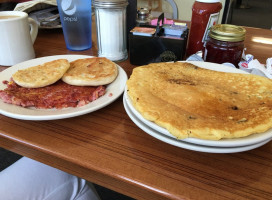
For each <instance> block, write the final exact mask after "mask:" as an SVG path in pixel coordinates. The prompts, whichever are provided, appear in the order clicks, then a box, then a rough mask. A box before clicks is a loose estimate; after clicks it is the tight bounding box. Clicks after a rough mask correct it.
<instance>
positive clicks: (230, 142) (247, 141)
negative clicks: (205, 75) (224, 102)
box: [124, 61, 272, 147]
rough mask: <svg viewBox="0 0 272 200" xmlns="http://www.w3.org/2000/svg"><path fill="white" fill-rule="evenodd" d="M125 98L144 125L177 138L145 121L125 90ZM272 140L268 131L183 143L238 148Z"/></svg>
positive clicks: (225, 69) (209, 66) (219, 67)
mask: <svg viewBox="0 0 272 200" xmlns="http://www.w3.org/2000/svg"><path fill="white" fill-rule="evenodd" d="M190 63H192V64H194V65H197V66H199V67H203V68H206V69H211V70H216V71H223V72H230V73H246V72H244V71H242V70H239V69H236V68H231V67H228V66H224V65H219V64H214V63H208V62H205V63H204V62H198V61H194V62H190ZM124 97H125V100H126V102H127V105H128V106H129V108H130V110H131V111H132V112H133V114H134V115H136V117H137V118H138V119H139V120H141V121H142V122H143V123H145V124H146V125H147V126H149V127H151V128H152V129H154V130H156V131H158V132H160V133H162V134H164V135H166V136H168V137H172V138H176V137H175V136H173V135H172V134H171V133H169V132H168V130H166V129H165V128H163V127H161V126H159V125H157V124H155V123H154V122H152V121H149V120H147V119H145V118H144V117H143V116H142V115H141V114H140V113H139V112H138V111H137V110H136V109H135V108H134V106H133V104H132V102H131V100H130V98H129V96H128V94H127V89H126V88H125V92H124ZM271 138H272V130H271V129H270V130H268V131H266V132H264V133H258V134H253V135H250V136H247V137H243V138H234V139H221V140H219V141H215V140H203V139H197V138H186V139H183V140H182V141H184V142H190V143H193V144H198V145H205V146H215V147H238V146H247V145H252V144H256V143H260V142H263V141H266V140H268V139H271Z"/></svg>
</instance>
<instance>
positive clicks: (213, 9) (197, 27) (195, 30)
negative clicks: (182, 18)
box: [186, 0, 222, 56]
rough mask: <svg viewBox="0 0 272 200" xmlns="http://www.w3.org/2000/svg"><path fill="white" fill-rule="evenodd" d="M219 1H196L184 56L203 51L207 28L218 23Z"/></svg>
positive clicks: (220, 6)
mask: <svg viewBox="0 0 272 200" xmlns="http://www.w3.org/2000/svg"><path fill="white" fill-rule="evenodd" d="M221 9H222V4H221V2H220V0H196V1H195V3H194V5H193V8H192V19H191V28H190V34H189V41H188V47H187V51H186V55H187V56H190V55H192V54H194V53H196V52H198V51H202V50H203V44H204V42H205V41H206V39H207V36H208V32H209V28H210V27H211V26H213V25H215V24H217V23H218V18H219V12H220V10H221Z"/></svg>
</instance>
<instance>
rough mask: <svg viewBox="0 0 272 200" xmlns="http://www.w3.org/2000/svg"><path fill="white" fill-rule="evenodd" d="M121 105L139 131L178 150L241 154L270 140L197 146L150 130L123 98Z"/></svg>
mask: <svg viewBox="0 0 272 200" xmlns="http://www.w3.org/2000/svg"><path fill="white" fill-rule="evenodd" d="M123 103H124V108H125V110H126V112H127V114H128V116H129V117H130V119H131V120H132V121H133V122H134V123H135V124H136V125H137V126H138V127H139V128H140V129H142V130H143V131H144V132H146V133H147V134H149V135H151V136H152V137H154V138H157V139H158V140H161V141H163V142H165V143H168V144H171V145H174V146H177V147H180V148H184V149H189V150H193V151H199V152H206V153H237V152H243V151H249V150H252V149H256V148H258V147H260V146H263V145H264V144H266V143H268V142H269V141H271V138H270V139H268V140H265V141H262V142H260V143H256V144H253V145H248V146H242V147H212V146H204V145H197V144H192V143H188V142H184V141H182V140H177V139H174V138H172V137H168V136H165V135H164V134H161V133H159V132H158V131H156V130H154V129H152V128H150V127H149V126H147V125H146V124H144V123H143V122H142V121H141V120H139V119H138V118H137V117H136V116H135V115H134V114H133V112H132V111H131V110H130V109H129V106H128V105H127V103H126V100H125V97H124V98H123Z"/></svg>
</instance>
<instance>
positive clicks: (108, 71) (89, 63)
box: [62, 57, 118, 86]
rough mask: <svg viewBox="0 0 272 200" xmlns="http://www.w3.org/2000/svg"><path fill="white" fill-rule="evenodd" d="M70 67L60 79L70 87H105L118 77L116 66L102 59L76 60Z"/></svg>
mask: <svg viewBox="0 0 272 200" xmlns="http://www.w3.org/2000/svg"><path fill="white" fill-rule="evenodd" d="M70 65H71V66H70V69H69V70H68V71H67V72H66V73H65V74H64V75H63V77H62V80H63V81H64V82H66V83H68V84H70V85H78V86H99V85H106V84H109V83H111V82H112V81H114V80H115V78H116V77H117V75H118V68H117V65H116V64H115V63H114V62H112V61H110V60H108V59H107V58H103V57H94V58H86V59H78V60H75V61H73V62H71V63H70Z"/></svg>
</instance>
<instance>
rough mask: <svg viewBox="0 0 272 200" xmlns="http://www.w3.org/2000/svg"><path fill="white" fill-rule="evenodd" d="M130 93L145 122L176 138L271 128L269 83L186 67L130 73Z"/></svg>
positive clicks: (145, 68) (151, 67) (169, 66)
mask: <svg viewBox="0 0 272 200" xmlns="http://www.w3.org/2000/svg"><path fill="white" fill-rule="evenodd" d="M127 88H128V95H129V97H130V98H131V100H132V103H133V105H134V106H135V108H136V109H137V110H138V111H139V112H140V113H141V114H142V115H143V117H144V118H146V119H148V120H150V121H153V122H155V123H157V124H158V125H160V126H162V127H164V128H166V129H167V130H168V131H169V132H170V133H171V134H173V135H174V136H176V137H177V138H179V139H183V138H187V137H194V138H200V139H210V140H219V139H221V138H239V137H245V136H248V135H251V134H254V133H260V132H264V131H267V130H268V129H269V128H271V127H272V118H271V116H272V81H271V80H270V79H267V78H265V77H260V76H256V75H251V74H235V73H224V72H217V71H212V70H208V69H203V68H199V67H197V66H194V65H192V64H189V63H158V64H150V65H147V66H142V67H137V68H134V69H133V73H132V75H131V77H130V78H129V80H128V81H127Z"/></svg>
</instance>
